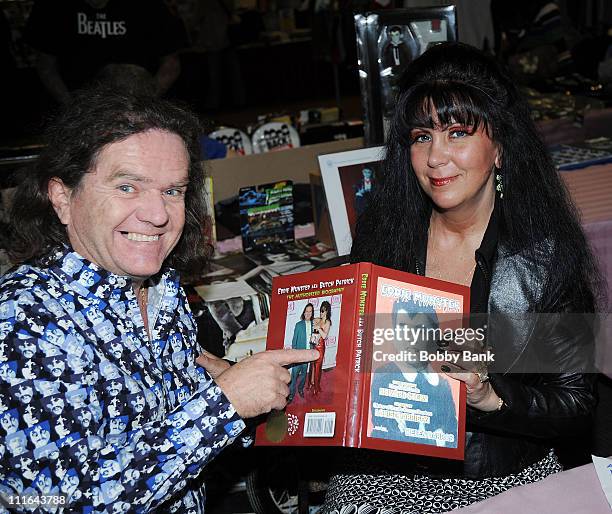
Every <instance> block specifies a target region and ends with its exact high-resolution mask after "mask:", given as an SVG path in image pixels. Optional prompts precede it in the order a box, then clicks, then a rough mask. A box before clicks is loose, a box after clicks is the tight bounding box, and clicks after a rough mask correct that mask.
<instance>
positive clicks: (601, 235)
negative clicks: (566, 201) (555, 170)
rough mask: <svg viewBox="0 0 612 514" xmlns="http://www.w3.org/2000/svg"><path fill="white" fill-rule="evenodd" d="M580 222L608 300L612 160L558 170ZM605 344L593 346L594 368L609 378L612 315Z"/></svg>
mask: <svg viewBox="0 0 612 514" xmlns="http://www.w3.org/2000/svg"><path fill="white" fill-rule="evenodd" d="M561 176H562V177H563V179H564V180H565V183H566V184H567V187H568V189H569V191H570V193H571V196H572V199H573V200H574V203H575V204H576V206H577V207H578V210H579V211H580V214H581V218H582V224H583V227H584V230H585V232H586V234H587V237H588V239H589V241H590V243H591V245H592V246H593V250H594V252H595V254H596V256H597V258H598V259H599V264H600V267H601V270H602V273H603V275H604V277H606V278H607V281H608V296H609V298H610V300H612V164H604V165H599V166H589V167H588V168H584V169H580V170H574V171H566V172H562V173H561ZM604 330H605V331H606V337H605V339H604V338H602V339H601V341H602V342H603V341H605V344H598V345H597V348H596V365H597V368H598V369H599V370H600V371H601V372H602V373H604V374H605V375H607V376H608V377H610V378H612V316H610V315H608V316H607V318H606V319H605V325H604Z"/></svg>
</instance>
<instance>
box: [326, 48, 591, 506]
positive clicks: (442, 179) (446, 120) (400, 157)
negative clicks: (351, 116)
mask: <svg viewBox="0 0 612 514" xmlns="http://www.w3.org/2000/svg"><path fill="white" fill-rule="evenodd" d="M375 184H376V186H375V192H374V195H373V198H372V201H371V202H370V204H369V206H368V208H367V209H366V211H365V212H364V215H363V216H362V217H361V218H360V220H359V222H358V225H357V230H356V237H355V240H354V242H353V247H352V252H351V260H352V261H353V262H358V261H371V262H374V263H376V264H379V265H383V266H387V267H391V268H396V269H400V270H405V271H410V272H413V273H417V274H420V275H426V276H429V277H434V278H438V279H442V280H447V281H450V282H456V283H460V284H464V285H467V286H469V287H470V293H471V294H470V297H471V300H470V303H471V305H470V311H471V313H473V314H476V313H481V314H482V315H486V316H487V317H488V321H489V322H490V324H491V326H490V327H489V329H488V333H487V344H489V345H490V346H492V347H494V348H495V350H496V353H497V354H499V355H500V357H501V358H502V359H501V361H502V362H496V363H495V364H496V370H495V371H496V372H490V373H487V372H486V370H485V371H483V370H482V369H481V370H479V372H472V371H470V370H469V369H467V368H462V367H456V366H452V365H448V366H446V367H443V368H442V369H443V371H444V372H446V373H447V374H448V375H449V376H451V377H453V378H457V379H459V380H461V381H463V382H464V383H465V384H466V390H467V435H466V447H465V460H464V461H458V462H455V461H453V462H451V461H447V460H442V459H424V458H419V457H413V456H409V455H398V454H391V453H388V452H387V453H373V452H367V451H350V452H346V453H345V457H346V458H344V459H343V462H342V463H339V465H338V469H337V473H336V474H334V475H333V476H332V479H331V481H330V486H329V490H328V493H327V499H326V505H325V509H324V510H325V512H333V513H336V512H339V511H340V510H341V509H343V508H347V507H354V509H355V510H354V511H355V512H357V509H358V508H359V509H360V510H359V512H361V511H362V510H361V509H365V510H364V512H365V511H367V512H369V513H377V512H379V513H382V512H384V513H395V512H397V513H399V512H402V513H404V512H406V513H412V512H445V511H447V510H451V509H454V508H458V507H462V506H465V505H469V504H470V503H473V502H475V501H479V500H483V499H485V498H487V497H490V496H493V495H495V494H498V493H500V492H502V491H504V490H507V489H509V488H510V487H513V486H516V485H521V484H525V483H530V482H533V481H536V480H539V479H541V478H544V477H545V476H548V475H550V474H551V473H555V472H557V471H559V470H561V468H562V467H561V464H560V462H559V459H558V458H557V455H556V454H555V452H554V450H553V447H554V446H555V444H556V443H557V442H558V441H559V440H560V439H562V438H564V437H576V436H580V435H581V434H583V433H584V431H585V430H587V429H588V427H589V424H590V420H591V414H592V412H593V408H594V406H595V402H596V399H595V394H594V380H593V378H594V375H589V374H588V371H590V368H589V364H590V361H589V356H590V352H591V350H592V345H593V331H592V329H591V325H590V323H589V320H590V318H589V313H594V312H595V311H596V308H597V303H598V301H599V299H600V291H602V288H601V277H600V274H599V271H598V269H597V266H596V263H595V260H594V258H593V255H592V254H591V250H590V248H589V245H588V244H587V241H586V239H585V236H584V233H583V231H582V229H581V227H580V224H579V221H578V219H577V216H576V212H575V209H574V207H573V206H572V204H571V202H570V200H569V197H568V193H567V191H566V189H565V187H564V186H563V184H562V181H561V179H560V177H559V175H558V173H557V171H556V170H555V168H554V166H553V163H552V161H551V159H550V156H549V154H548V153H547V150H546V147H545V145H544V143H543V142H542V140H541V138H540V136H539V134H538V133H537V130H536V128H535V126H534V123H533V121H532V120H531V117H530V114H529V109H528V106H527V104H526V102H525V100H524V99H523V98H522V97H521V95H520V93H519V91H518V90H517V88H516V86H515V84H514V82H513V81H512V79H511V78H510V77H509V76H508V75H507V74H506V73H505V72H504V71H503V70H502V69H501V68H500V66H499V65H498V63H497V62H496V61H495V60H494V59H493V58H491V57H489V56H487V55H485V54H483V53H482V52H480V51H478V50H476V49H474V48H472V47H469V46H466V45H462V44H457V43H445V44H441V45H437V46H435V47H433V48H431V49H430V50H428V51H427V52H426V53H425V54H423V55H422V56H421V57H420V58H418V59H416V60H415V61H414V62H413V63H411V65H410V66H409V67H408V69H407V70H406V72H405V74H404V76H403V80H402V83H401V87H400V92H399V96H398V98H397V104H396V109H395V113H394V117H393V119H392V122H391V126H390V131H389V134H388V139H387V145H386V158H385V160H384V163H383V166H382V172H381V173H380V175H379V176H377V177H376V183H375ZM585 314H587V315H586V316H585ZM500 319H504V320H506V323H505V324H502V323H501V322H500ZM570 319H571V321H568V320H570ZM508 320H510V321H508ZM513 320H514V321H513ZM518 320H520V321H518ZM473 323H480V324H481V326H482V325H484V324H485V323H484V322H483V321H480V322H478V321H473ZM495 325H497V326H500V325H503V330H502V329H498V330H495V329H494V326H495ZM542 370H545V371H546V372H542ZM519 371H520V373H519Z"/></svg>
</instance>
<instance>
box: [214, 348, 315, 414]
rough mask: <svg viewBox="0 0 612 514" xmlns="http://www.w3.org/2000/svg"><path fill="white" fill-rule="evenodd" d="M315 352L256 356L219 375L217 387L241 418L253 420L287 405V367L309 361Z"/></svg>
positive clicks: (295, 351) (283, 352)
mask: <svg viewBox="0 0 612 514" xmlns="http://www.w3.org/2000/svg"><path fill="white" fill-rule="evenodd" d="M318 357H319V352H317V351H316V350H270V351H267V352H261V353H256V354H255V355H253V356H252V357H248V358H246V359H244V360H242V361H240V362H239V363H238V364H236V365H234V366H232V367H230V368H229V369H227V370H225V371H224V372H223V373H221V374H220V375H219V376H218V377H217V378H216V382H217V385H218V386H219V387H220V388H221V390H222V391H223V393H224V394H225V396H227V398H228V399H229V401H230V402H232V405H233V406H234V408H235V409H236V412H237V413H238V414H239V415H240V416H241V417H243V418H253V417H255V416H259V415H260V414H265V413H266V412H270V411H271V410H272V409H277V410H280V409H282V408H283V407H285V405H287V396H288V395H289V386H288V384H289V382H290V381H291V373H290V372H289V370H287V369H286V368H285V367H283V366H286V365H288V364H298V363H301V362H311V361H314V360H316V359H317V358H318Z"/></svg>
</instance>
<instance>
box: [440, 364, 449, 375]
mask: <svg viewBox="0 0 612 514" xmlns="http://www.w3.org/2000/svg"><path fill="white" fill-rule="evenodd" d="M440 369H441V370H442V371H444V373H448V372H449V371H450V370H451V369H450V368H449V367H448V366H447V365H446V364H442V366H440Z"/></svg>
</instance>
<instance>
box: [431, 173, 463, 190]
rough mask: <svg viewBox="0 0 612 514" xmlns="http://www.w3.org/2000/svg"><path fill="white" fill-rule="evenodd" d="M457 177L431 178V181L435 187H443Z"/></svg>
mask: <svg viewBox="0 0 612 514" xmlns="http://www.w3.org/2000/svg"><path fill="white" fill-rule="evenodd" d="M456 178H457V176H456V175H455V176H454V177H443V178H434V177H429V180H430V182H431V184H432V186H434V187H442V186H446V185H448V184H450V183H451V182H452V181H453V180H455V179H456Z"/></svg>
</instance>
